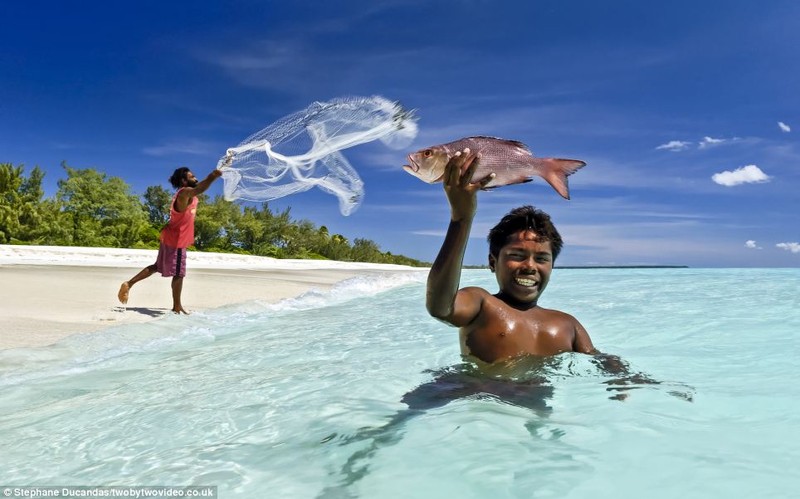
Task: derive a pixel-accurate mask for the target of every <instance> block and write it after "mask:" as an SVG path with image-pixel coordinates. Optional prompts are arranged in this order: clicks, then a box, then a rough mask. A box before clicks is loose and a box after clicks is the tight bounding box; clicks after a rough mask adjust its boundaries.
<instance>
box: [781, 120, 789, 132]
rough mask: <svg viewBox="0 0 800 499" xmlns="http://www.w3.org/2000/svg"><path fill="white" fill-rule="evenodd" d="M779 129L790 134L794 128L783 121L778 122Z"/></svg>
mask: <svg viewBox="0 0 800 499" xmlns="http://www.w3.org/2000/svg"><path fill="white" fill-rule="evenodd" d="M778 128H780V129H781V130H782V131H784V132H786V133H789V132H791V131H792V127H790V126H789V125H787V124H786V123H784V122H782V121H779V122H778Z"/></svg>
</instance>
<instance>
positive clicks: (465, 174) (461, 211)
mask: <svg viewBox="0 0 800 499" xmlns="http://www.w3.org/2000/svg"><path fill="white" fill-rule="evenodd" d="M479 160H480V157H479V156H478V154H477V153H474V152H472V151H470V150H469V148H467V149H464V150H463V151H459V152H457V153H455V155H454V156H453V157H452V158H450V161H448V162H447V166H445V169H444V179H443V180H444V182H443V183H444V191H445V194H447V200H448V201H449V202H450V213H451V218H452V220H463V219H465V218H472V217H473V216H474V215H475V211H476V210H477V209H478V199H477V198H478V196H477V192H478V191H479V190H480V189H482V188H483V187H485V186H486V184H488V183H489V182H490V181H491V180H492V179H493V178H494V176H495V175H494V173H490V174H489V175H487V176H486V178H484V179H482V180H481V181H480V182H470V180H471V179H472V175H473V174H474V173H475V170H476V169H477V168H478V162H479Z"/></svg>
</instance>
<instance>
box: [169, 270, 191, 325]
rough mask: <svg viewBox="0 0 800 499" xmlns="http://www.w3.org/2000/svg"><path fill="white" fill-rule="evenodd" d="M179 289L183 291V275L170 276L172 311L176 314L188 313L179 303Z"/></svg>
mask: <svg viewBox="0 0 800 499" xmlns="http://www.w3.org/2000/svg"><path fill="white" fill-rule="evenodd" d="M181 291H183V277H177V276H175V277H173V278H172V311H173V312H175V313H176V314H186V315H189V312H187V311H186V310H184V309H183V305H181Z"/></svg>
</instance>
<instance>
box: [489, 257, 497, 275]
mask: <svg viewBox="0 0 800 499" xmlns="http://www.w3.org/2000/svg"><path fill="white" fill-rule="evenodd" d="M496 263H497V259H496V258H495V257H494V256H492V254H491V253H489V270H491V271H492V272H494V266H495V264H496Z"/></svg>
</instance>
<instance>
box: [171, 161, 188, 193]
mask: <svg viewBox="0 0 800 499" xmlns="http://www.w3.org/2000/svg"><path fill="white" fill-rule="evenodd" d="M189 171H190V170H189V168H187V167H185V166H182V167H180V168H177V169H176V170H175V171H174V172H173V173H172V176H171V177H170V178H169V183H170V184H172V187H174V188H176V189H177V188H179V187H180V186H181V185H183V179H185V178H186V174H187V173H189Z"/></svg>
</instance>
